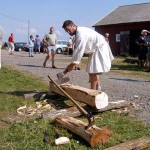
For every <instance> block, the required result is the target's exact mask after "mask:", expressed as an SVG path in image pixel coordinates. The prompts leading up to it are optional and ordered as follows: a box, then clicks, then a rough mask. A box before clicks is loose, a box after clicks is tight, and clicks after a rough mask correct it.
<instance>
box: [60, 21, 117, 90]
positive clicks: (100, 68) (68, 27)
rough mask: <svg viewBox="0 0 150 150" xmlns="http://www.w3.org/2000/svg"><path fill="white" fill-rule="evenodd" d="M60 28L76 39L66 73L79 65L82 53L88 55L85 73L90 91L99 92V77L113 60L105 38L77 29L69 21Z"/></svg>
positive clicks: (86, 29) (91, 31) (81, 28)
mask: <svg viewBox="0 0 150 150" xmlns="http://www.w3.org/2000/svg"><path fill="white" fill-rule="evenodd" d="M62 28H64V30H65V31H66V32H67V33H68V34H70V35H71V36H73V35H75V38H76V41H75V49H74V53H73V56H72V63H71V64H69V65H68V66H67V68H66V69H67V71H68V72H69V71H72V70H73V67H74V66H75V65H76V64H79V63H80V61H81V59H82V57H83V55H84V53H85V54H88V55H89V60H88V64H87V72H88V74H89V77H90V83H91V89H94V90H101V85H100V81H99V75H100V74H101V73H103V72H108V71H109V70H110V68H111V61H112V60H113V59H114V57H113V55H112V53H111V49H110V47H109V44H108V43H107V42H106V40H105V37H104V36H103V35H101V34H99V33H97V32H96V31H94V30H92V29H90V28H86V27H78V26H76V25H75V24H74V23H73V21H71V20H66V21H65V22H64V23H63V26H62Z"/></svg>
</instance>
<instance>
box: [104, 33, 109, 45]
mask: <svg viewBox="0 0 150 150" xmlns="http://www.w3.org/2000/svg"><path fill="white" fill-rule="evenodd" d="M105 40H106V42H107V43H108V44H109V33H105Z"/></svg>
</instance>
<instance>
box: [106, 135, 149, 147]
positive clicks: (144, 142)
mask: <svg viewBox="0 0 150 150" xmlns="http://www.w3.org/2000/svg"><path fill="white" fill-rule="evenodd" d="M147 147H150V138H149V137H142V138H139V139H136V140H132V141H127V142H125V143H121V144H118V145H115V146H113V147H110V148H107V149H105V150H142V149H144V148H147Z"/></svg>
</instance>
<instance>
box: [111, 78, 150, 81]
mask: <svg viewBox="0 0 150 150" xmlns="http://www.w3.org/2000/svg"><path fill="white" fill-rule="evenodd" d="M109 79H113V80H122V81H129V82H150V80H149V81H148V80H144V81H143V80H134V79H128V78H109Z"/></svg>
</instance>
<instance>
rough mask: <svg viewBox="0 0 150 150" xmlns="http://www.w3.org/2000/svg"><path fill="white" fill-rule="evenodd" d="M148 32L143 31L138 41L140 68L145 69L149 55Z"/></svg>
mask: <svg viewBox="0 0 150 150" xmlns="http://www.w3.org/2000/svg"><path fill="white" fill-rule="evenodd" d="M148 33H150V32H149V31H148V30H145V29H144V30H142V31H141V36H140V37H139V38H138V39H137V40H136V43H137V44H138V45H139V66H141V67H144V66H145V65H146V60H147V56H146V55H147V53H148V41H147V40H148Z"/></svg>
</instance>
